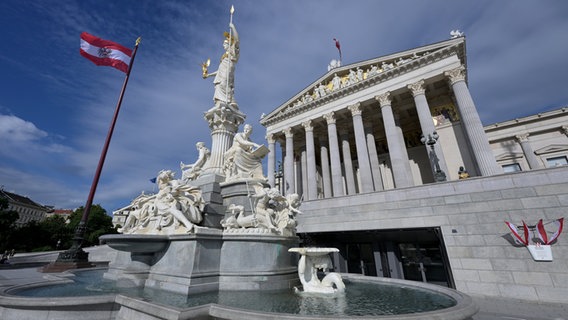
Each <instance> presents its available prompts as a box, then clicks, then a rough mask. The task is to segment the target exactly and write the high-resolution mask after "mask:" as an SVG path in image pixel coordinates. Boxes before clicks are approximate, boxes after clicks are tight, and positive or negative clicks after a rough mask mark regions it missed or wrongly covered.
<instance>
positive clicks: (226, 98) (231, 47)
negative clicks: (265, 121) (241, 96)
mask: <svg viewBox="0 0 568 320" xmlns="http://www.w3.org/2000/svg"><path fill="white" fill-rule="evenodd" d="M229 27H230V28H231V32H230V33H229V32H225V40H224V41H223V49H225V53H224V54H223V55H222V56H221V62H220V63H219V69H217V71H215V72H212V73H208V72H207V65H206V64H204V65H203V78H209V77H211V76H215V79H214V80H213V84H214V85H215V94H214V95H213V102H215V106H214V108H222V107H224V106H229V107H231V108H233V109H237V110H238V106H237V102H236V101H235V99H234V95H233V94H234V90H235V65H236V64H237V61H239V34H238V33H237V29H236V28H235V25H234V24H233V23H230V24H229Z"/></svg>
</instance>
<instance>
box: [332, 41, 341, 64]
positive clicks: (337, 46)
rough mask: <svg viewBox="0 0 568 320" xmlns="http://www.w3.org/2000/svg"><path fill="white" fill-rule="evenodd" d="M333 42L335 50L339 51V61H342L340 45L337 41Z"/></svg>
mask: <svg viewBox="0 0 568 320" xmlns="http://www.w3.org/2000/svg"><path fill="white" fill-rule="evenodd" d="M333 41H335V47H336V48H337V50H338V51H339V61H341V60H342V57H341V44H339V40H337V39H335V38H333Z"/></svg>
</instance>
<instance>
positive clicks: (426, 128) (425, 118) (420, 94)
mask: <svg viewBox="0 0 568 320" xmlns="http://www.w3.org/2000/svg"><path fill="white" fill-rule="evenodd" d="M407 88H408V89H409V90H410V91H411V92H412V96H413V97H414V104H415V105H416V111H417V112H418V121H419V122H420V129H421V130H422V134H423V135H424V136H425V137H428V135H429V134H432V133H433V132H434V131H436V128H435V127H434V121H432V114H431V113H430V106H429V105H428V101H427V100H426V94H425V92H426V90H425V89H424V80H420V81H418V82H415V83H413V84H409V85H408V86H407ZM424 148H426V153H428V154H429V153H430V146H428V145H424ZM434 152H435V154H436V157H434V156H433V155H430V157H429V158H430V167H431V168H432V172H433V173H435V172H436V163H435V161H438V165H439V166H440V170H442V171H443V172H444V173H445V174H448V166H447V164H446V159H445V157H444V152H443V151H442V146H441V144H440V143H436V144H435V145H434ZM436 158H437V160H436Z"/></svg>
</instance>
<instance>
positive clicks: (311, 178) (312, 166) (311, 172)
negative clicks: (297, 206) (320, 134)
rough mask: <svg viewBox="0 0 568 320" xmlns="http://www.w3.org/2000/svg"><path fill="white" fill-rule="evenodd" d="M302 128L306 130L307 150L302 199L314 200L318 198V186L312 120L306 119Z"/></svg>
mask: <svg viewBox="0 0 568 320" xmlns="http://www.w3.org/2000/svg"><path fill="white" fill-rule="evenodd" d="M302 126H303V127H304V130H305V131H306V152H307V159H306V162H307V168H306V169H307V170H306V171H307V180H308V188H307V192H304V199H306V200H315V199H317V198H318V186H317V183H316V181H317V172H316V151H315V149H316V148H315V146H314V127H313V126H312V121H311V120H308V121H306V122H303V123H302Z"/></svg>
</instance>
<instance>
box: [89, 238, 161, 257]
mask: <svg viewBox="0 0 568 320" xmlns="http://www.w3.org/2000/svg"><path fill="white" fill-rule="evenodd" d="M100 242H101V244H106V245H108V246H109V247H111V248H113V249H115V250H118V251H125V252H132V253H155V252H158V251H162V250H164V249H165V248H166V247H167V246H168V245H169V241H168V236H164V235H136V234H107V235H104V236H101V237H100Z"/></svg>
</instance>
